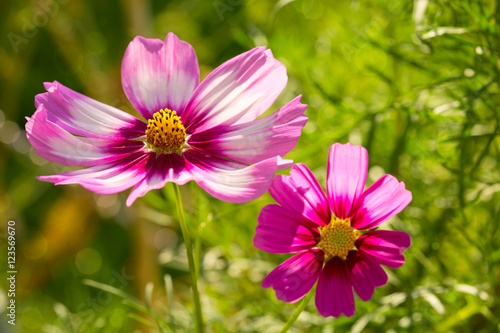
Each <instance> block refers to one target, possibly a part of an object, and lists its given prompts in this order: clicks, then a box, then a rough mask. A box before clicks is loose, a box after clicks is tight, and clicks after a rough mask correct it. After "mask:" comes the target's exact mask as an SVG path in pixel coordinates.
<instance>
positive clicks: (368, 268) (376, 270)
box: [347, 251, 387, 301]
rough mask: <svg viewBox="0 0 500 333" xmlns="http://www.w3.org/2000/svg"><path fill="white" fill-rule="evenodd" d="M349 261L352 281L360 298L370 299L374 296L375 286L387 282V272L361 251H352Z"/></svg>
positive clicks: (348, 257)
mask: <svg viewBox="0 0 500 333" xmlns="http://www.w3.org/2000/svg"><path fill="white" fill-rule="evenodd" d="M347 263H348V266H349V270H350V273H351V281H352V285H353V287H354V290H355V291H356V293H357V294H358V296H359V298H361V299H362V300H363V301H368V300H370V299H371V298H372V295H373V292H374V291H375V287H380V286H383V285H385V284H386V283H387V274H386V273H385V271H384V269H383V268H382V267H380V265H379V264H377V263H375V262H373V261H371V260H370V259H369V258H368V257H366V256H365V255H364V254H363V253H362V252H360V251H350V252H349V255H348V256H347Z"/></svg>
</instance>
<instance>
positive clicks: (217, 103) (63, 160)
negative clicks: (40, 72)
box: [26, 33, 307, 206]
mask: <svg viewBox="0 0 500 333" xmlns="http://www.w3.org/2000/svg"><path fill="white" fill-rule="evenodd" d="M121 75H122V86H123V90H124V91H125V94H126V95H127V97H128V99H129V101H130V103H131V104H132V105H133V106H134V107H135V109H136V110H137V111H138V112H139V113H140V114H141V116H142V117H144V119H145V121H143V120H139V119H137V118H135V117H133V116H131V115H130V114H128V113H125V112H123V111H120V110H118V109H116V108H114V107H112V106H109V105H106V104H103V103H100V102H98V101H95V100H93V99H91V98H89V97H86V96H84V95H81V94H79V93H77V92H75V91H73V90H71V89H69V88H67V87H65V86H63V85H62V84H60V83H58V82H53V83H45V89H46V90H47V92H46V93H43V94H39V95H37V96H36V97H35V106H36V108H37V110H36V112H35V114H34V115H33V116H32V117H31V118H27V119H28V122H27V124H26V132H27V137H28V140H29V141H30V143H31V144H32V146H33V147H34V149H35V150H36V152H37V153H38V154H39V155H40V156H42V157H43V158H45V159H47V160H49V161H51V162H54V163H59V164H63V165H70V166H79V167H85V168H81V169H79V170H75V171H70V172H67V173H62V174H58V175H51V176H42V177H38V179H40V180H42V181H47V182H53V183H55V184H56V185H59V184H80V185H82V186H83V187H85V188H87V189H89V190H91V191H94V192H97V193H102V194H110V193H116V192H120V191H123V190H125V189H127V188H130V187H132V186H133V187H134V188H133V189H132V191H131V192H130V195H129V197H128V199H127V205H129V206H130V205H131V204H132V203H133V202H134V201H135V200H136V199H137V198H138V197H141V196H143V195H145V194H146V192H148V191H149V190H151V189H157V188H161V187H163V186H164V185H165V184H166V183H167V182H175V183H177V184H179V185H182V184H185V183H186V182H188V181H191V180H194V181H196V182H197V183H198V184H199V185H200V186H201V187H202V188H203V189H205V190H206V191H207V192H208V193H210V194H212V195H213V196H215V197H216V198H218V199H221V200H225V201H230V202H237V203H239V202H246V201H250V200H253V199H255V198H256V197H259V196H261V195H262V194H264V193H265V192H266V191H267V189H268V187H269V185H270V184H271V182H272V180H273V178H274V173H275V171H276V170H278V169H279V170H281V169H286V168H288V167H290V166H291V163H290V162H291V161H286V160H282V159H281V157H280V156H283V155H284V154H286V153H287V152H288V151H290V150H291V149H292V148H293V147H294V146H295V145H296V143H297V140H298V138H299V136H300V133H301V130H302V127H303V126H304V124H305V123H306V121H307V117H306V116H304V111H305V109H306V105H304V104H301V103H300V96H298V97H296V98H295V99H294V100H292V101H291V102H289V103H288V104H286V105H285V106H283V107H282V108H280V109H279V110H278V111H276V112H275V113H274V114H271V115H269V116H267V117H263V118H259V119H256V118H257V117H259V116H260V115H262V114H263V113H264V112H265V111H266V110H267V109H268V108H269V107H270V106H271V105H272V103H273V102H274V101H275V100H276V98H277V97H278V95H279V94H280V93H281V91H282V90H283V88H284V87H285V85H286V82H287V74H286V69H285V66H284V65H283V64H282V63H280V62H279V61H277V60H276V59H275V58H274V57H273V54H272V53H271V50H266V48H265V47H256V48H254V49H252V50H250V51H248V52H245V53H243V54H241V55H239V56H237V57H235V58H233V59H231V60H229V61H227V62H225V63H224V64H222V65H221V66H219V67H218V68H216V69H215V70H214V71H213V72H212V73H210V75H208V76H207V78H206V79H205V80H203V82H201V83H199V69H198V60H197V58H196V54H195V52H194V50H193V48H192V46H191V45H190V44H189V43H187V42H184V41H181V40H179V39H178V38H177V37H176V36H175V35H174V34H173V33H169V34H168V36H167V37H166V39H165V42H163V41H161V40H159V39H146V38H143V37H136V38H134V40H133V41H132V42H130V44H129V45H128V47H127V50H126V51H125V55H124V57H123V62H122V68H121Z"/></svg>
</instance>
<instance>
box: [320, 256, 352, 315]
mask: <svg viewBox="0 0 500 333" xmlns="http://www.w3.org/2000/svg"><path fill="white" fill-rule="evenodd" d="M316 307H317V308H318V312H319V313H320V314H321V315H322V316H323V317H329V316H333V317H338V316H340V315H341V314H342V313H343V314H345V315H346V316H347V317H350V316H352V315H353V314H354V309H355V308H354V294H353V292H352V282H351V280H350V275H349V272H348V268H347V264H346V263H345V261H343V260H342V259H340V258H339V257H333V258H331V259H330V260H328V262H327V263H326V265H325V267H324V268H323V271H322V272H321V274H320V276H319V279H318V286H317V287H316Z"/></svg>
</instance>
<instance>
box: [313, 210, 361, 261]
mask: <svg viewBox="0 0 500 333" xmlns="http://www.w3.org/2000/svg"><path fill="white" fill-rule="evenodd" d="M319 230H320V232H321V241H320V242H319V243H318V248H319V249H321V250H323V252H325V254H326V255H328V256H332V257H340V258H342V259H344V260H345V259H346V257H347V254H348V253H349V251H351V250H352V248H353V247H354V242H355V241H356V239H357V238H358V237H359V236H360V232H359V231H356V230H354V229H353V228H352V227H351V220H350V219H349V218H347V219H345V220H340V219H338V218H337V217H336V216H334V217H333V219H332V221H331V222H330V224H328V225H327V226H325V227H320V228H319Z"/></svg>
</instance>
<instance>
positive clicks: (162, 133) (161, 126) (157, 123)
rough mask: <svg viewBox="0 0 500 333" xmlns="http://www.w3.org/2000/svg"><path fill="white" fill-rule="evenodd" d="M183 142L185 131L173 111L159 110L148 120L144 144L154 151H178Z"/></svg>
mask: <svg viewBox="0 0 500 333" xmlns="http://www.w3.org/2000/svg"><path fill="white" fill-rule="evenodd" d="M185 141H186V129H185V128H184V126H183V125H182V122H181V119H180V118H179V116H177V114H176V113H175V111H171V110H169V109H164V110H160V111H158V112H155V113H154V114H153V119H149V120H148V128H147V129H146V142H147V143H148V144H149V145H150V146H151V147H152V148H154V149H155V150H156V151H158V152H164V151H179V150H180V149H181V148H182V146H183V145H184V142H185Z"/></svg>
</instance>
